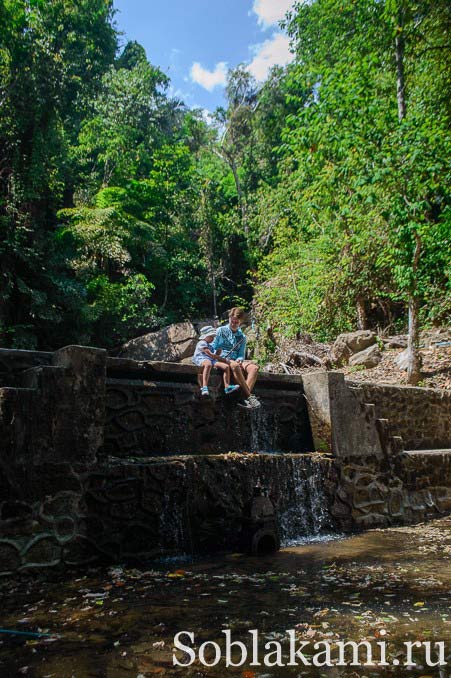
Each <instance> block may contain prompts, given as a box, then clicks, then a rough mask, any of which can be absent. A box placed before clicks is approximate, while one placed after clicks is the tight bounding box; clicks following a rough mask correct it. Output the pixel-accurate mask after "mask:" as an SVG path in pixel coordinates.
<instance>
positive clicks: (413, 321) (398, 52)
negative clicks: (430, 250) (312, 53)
mask: <svg viewBox="0 0 451 678" xmlns="http://www.w3.org/2000/svg"><path fill="white" fill-rule="evenodd" d="M404 24H405V21H404V8H403V6H402V2H401V3H400V6H399V10H398V15H397V31H396V37H395V61H396V96H397V100H398V119H399V122H402V121H403V120H404V118H405V116H406V112H407V104H406V83H405V74H404V51H405V37H404ZM420 254H421V239H420V236H419V235H418V233H415V251H414V255H413V262H412V274H413V275H412V278H413V282H412V288H411V290H410V292H409V333H408V340H407V381H408V383H409V384H411V385H413V386H416V384H418V382H419V381H420V379H421V372H420V368H421V357H420V354H419V349H418V344H419V324H418V305H419V304H418V296H417V291H416V278H417V274H418V262H419V260H420Z"/></svg>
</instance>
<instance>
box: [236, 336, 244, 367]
mask: <svg viewBox="0 0 451 678" xmlns="http://www.w3.org/2000/svg"><path fill="white" fill-rule="evenodd" d="M237 353H238V355H237V357H236V360H239V361H240V362H242V361H243V360H245V358H246V337H243V341H242V342H241V344H240V346H239V348H238V351H237Z"/></svg>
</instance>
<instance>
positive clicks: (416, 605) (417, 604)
mask: <svg viewBox="0 0 451 678" xmlns="http://www.w3.org/2000/svg"><path fill="white" fill-rule="evenodd" d="M423 605H424V603H422V602H419V603H414V604H413V606H414V607H423Z"/></svg>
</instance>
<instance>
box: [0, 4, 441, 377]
mask: <svg viewBox="0 0 451 678" xmlns="http://www.w3.org/2000/svg"><path fill="white" fill-rule="evenodd" d="M284 27H285V29H286V30H287V32H288V34H289V36H290V38H291V41H292V49H293V52H294V55H295V57H294V60H293V62H292V63H291V64H290V65H288V66H287V67H285V68H279V67H276V68H274V69H273V70H272V71H271V73H270V75H269V77H268V79H267V80H266V82H264V83H263V84H262V83H257V82H256V81H255V80H254V79H253V78H252V76H251V75H250V74H249V72H248V71H247V70H246V67H245V66H244V65H240V66H238V67H237V68H235V69H233V70H231V71H230V72H229V75H228V84H227V88H226V98H227V105H226V106H225V107H224V108H220V109H218V110H216V111H215V112H214V115H213V119H212V120H210V121H209V122H207V121H206V120H205V119H204V117H203V115H202V112H201V111H199V110H190V109H189V108H187V107H186V106H185V104H184V103H183V102H182V101H179V100H176V99H174V98H171V97H170V96H169V94H168V86H169V81H168V78H167V76H166V75H165V74H164V73H163V72H162V71H161V70H160V69H159V67H158V65H155V64H153V63H152V62H151V55H146V54H145V51H144V49H143V48H142V47H141V46H140V45H139V44H137V43H135V42H131V43H128V44H127V45H126V46H125V48H123V49H120V48H119V34H118V29H117V26H116V24H115V19H114V7H113V2H112V1H111V0H80V2H77V3H70V2H67V0H53V1H52V2H51V3H49V2H46V1H45V0H33V1H30V0H0V334H1V345H2V346H4V347H16V348H27V349H35V348H39V349H42V350H51V349H53V348H56V347H59V346H61V345H65V344H69V343H80V344H90V345H97V346H104V347H106V348H113V347H115V346H117V345H118V344H120V343H121V342H123V341H124V340H126V339H129V338H131V337H133V336H137V335H139V334H142V333H144V332H148V331H151V330H154V329H158V328H159V327H161V326H163V325H165V324H168V323H169V322H173V321H177V320H182V319H185V318H190V317H191V318H195V317H212V316H213V315H218V314H221V313H222V312H224V311H225V310H227V309H228V308H229V307H230V306H232V305H236V304H244V305H245V306H247V307H248V308H251V307H252V309H253V311H254V315H255V317H256V318H257V320H258V322H259V324H260V325H261V326H263V327H270V328H271V330H272V331H278V332H280V333H284V334H285V335H288V336H295V335H296V334H297V333H299V332H310V333H312V334H313V335H314V336H315V337H316V338H318V339H320V340H327V339H331V338H333V337H334V336H335V335H336V334H337V333H339V332H341V331H346V330H351V329H355V328H356V327H358V328H366V327H375V328H378V329H386V330H390V331H393V332H394V331H398V330H399V331H401V330H405V329H406V328H407V325H408V324H410V338H411V349H412V356H413V358H414V348H415V342H416V337H417V333H418V327H419V325H420V324H422V325H431V324H434V323H437V324H439V323H445V322H447V320H449V313H450V310H451V294H450V271H451V257H450V251H451V164H450V158H451V136H450V116H451V39H450V35H451V4H450V3H449V1H448V0H312V1H311V2H309V3H302V4H298V5H297V6H296V7H295V9H293V10H292V12H291V13H290V14H289V15H288V16H287V19H286V21H285V25H284ZM149 58H150V61H149ZM417 371H418V366H417V365H416V364H415V361H414V360H413V362H412V365H411V373H412V374H411V377H412V380H413V381H414V380H415V373H416V372H417Z"/></svg>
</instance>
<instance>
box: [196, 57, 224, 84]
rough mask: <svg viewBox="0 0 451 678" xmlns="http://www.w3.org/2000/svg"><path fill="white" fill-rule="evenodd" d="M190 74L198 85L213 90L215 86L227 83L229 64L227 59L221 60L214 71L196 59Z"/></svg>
mask: <svg viewBox="0 0 451 678" xmlns="http://www.w3.org/2000/svg"><path fill="white" fill-rule="evenodd" d="M190 75H191V80H192V81H193V82H196V83H197V84H198V85H200V86H201V87H204V88H205V89H207V90H208V91H209V92H211V91H212V90H214V88H215V87H218V86H220V85H225V84H226V81H227V64H226V62H225V61H220V62H219V63H218V64H216V68H215V70H214V71H208V70H207V69H206V68H203V67H202V66H201V65H200V63H199V62H198V61H196V62H195V63H194V64H193V65H192V66H191V71H190Z"/></svg>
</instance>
